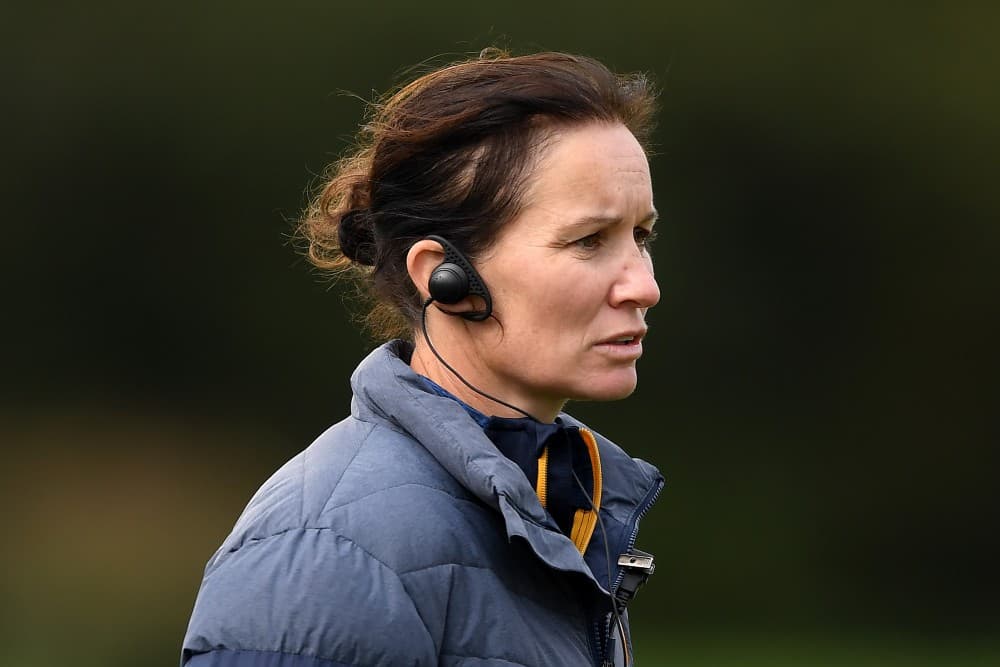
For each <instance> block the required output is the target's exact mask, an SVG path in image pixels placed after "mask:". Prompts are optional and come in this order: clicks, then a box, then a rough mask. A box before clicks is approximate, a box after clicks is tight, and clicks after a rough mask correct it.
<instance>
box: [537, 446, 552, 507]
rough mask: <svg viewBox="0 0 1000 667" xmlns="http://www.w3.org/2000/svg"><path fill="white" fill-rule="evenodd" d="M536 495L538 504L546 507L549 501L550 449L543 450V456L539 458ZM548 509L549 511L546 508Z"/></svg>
mask: <svg viewBox="0 0 1000 667" xmlns="http://www.w3.org/2000/svg"><path fill="white" fill-rule="evenodd" d="M535 493H537V494H538V502H540V503H541V504H542V507H545V503H546V501H547V500H548V499H549V448H548V447H545V448H543V449H542V455H541V456H539V457H538V480H537V483H536V484H535ZM546 509H548V508H547V507H546Z"/></svg>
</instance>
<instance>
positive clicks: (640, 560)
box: [615, 549, 656, 614]
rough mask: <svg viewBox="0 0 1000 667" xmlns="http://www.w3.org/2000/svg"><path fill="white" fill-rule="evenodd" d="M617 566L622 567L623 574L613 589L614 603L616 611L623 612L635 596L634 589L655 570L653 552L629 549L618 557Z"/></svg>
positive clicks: (636, 589)
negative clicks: (615, 588) (616, 586)
mask: <svg viewBox="0 0 1000 667" xmlns="http://www.w3.org/2000/svg"><path fill="white" fill-rule="evenodd" d="M618 567H620V568H621V569H622V572H623V574H624V576H623V577H622V581H621V583H620V584H619V585H618V589H617V590H616V591H615V604H616V605H617V607H618V613H619V614H623V613H625V607H627V606H628V603H629V602H630V601H631V600H632V598H633V597H635V593H636V591H638V590H639V587H640V586H642V585H643V584H644V583H646V580H647V579H649V575H651V574H653V572H654V571H655V570H656V565H654V564H653V554H648V553H646V552H645V551H639V550H638V549H630V550H629V551H627V552H626V553H623V554H622V555H621V556H619V557H618Z"/></svg>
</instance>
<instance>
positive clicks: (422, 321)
mask: <svg viewBox="0 0 1000 667" xmlns="http://www.w3.org/2000/svg"><path fill="white" fill-rule="evenodd" d="M432 303H434V298H433V297H432V298H429V299H427V300H426V301H424V309H423V312H422V313H421V315H420V328H421V330H422V331H423V332H424V340H426V341H427V347H429V348H431V352H433V353H434V356H435V357H437V360H438V361H440V362H441V363H442V364H443V365H444V367H445V368H447V369H448V370H449V371H451V374H452V375H454V376H455V377H457V378H458V379H459V380H461V381H462V384H464V385H465V386H466V387H468V388H469V389H471V390H472V391H474V392H476V393H477V394H479V395H480V396H482V397H484V398H488V399H490V400H491V401H493V402H494V403H499V404H500V405H503V406H506V407H508V408H510V409H511V410H514V411H516V412H520V413H521V414H522V415H524V416H525V417H530V418H531V419H535V417H534V415H530V414H528V413H527V412H525V411H524V410H522V409H521V408H519V407H517V406H516V405H511V404H510V403H508V402H507V401H501V400H500V399H499V398H497V397H496V396H490V395H489V394H487V393H486V392H485V391H482V390H480V389H476V388H475V387H474V386H472V384H471V383H469V381H468V380H466V379H465V378H464V377H462V376H461V375H460V374H459V372H458V371H456V370H455V369H454V368H452V367H451V365H450V364H449V363H448V362H447V361H445V360H444V358H443V357H442V356H441V355H440V354H438V351H437V349H435V347H434V343H432V342H431V337H430V334H428V333H427V309H428V308H429V307H430V305H431V304H432ZM535 421H538V420H537V419H535Z"/></svg>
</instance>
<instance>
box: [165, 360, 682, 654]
mask: <svg viewBox="0 0 1000 667" xmlns="http://www.w3.org/2000/svg"><path fill="white" fill-rule="evenodd" d="M411 351H412V348H411V347H409V345H408V344H407V343H403V342H401V341H393V342H391V343H387V344H386V345H383V346H382V347H380V348H378V349H376V350H375V351H374V352H372V353H371V354H370V355H369V356H368V358H367V359H365V360H364V361H363V362H362V363H361V365H360V366H359V367H358V369H357V370H356V371H355V373H354V375H353V377H352V378H351V383H352V387H353V390H354V399H353V401H352V405H351V416H350V417H348V418H347V419H345V420H344V421H342V422H340V423H338V424H336V425H335V426H333V427H331V428H330V429H329V430H327V431H326V432H325V433H324V434H322V435H321V436H320V437H319V438H318V439H317V440H316V441H315V442H314V443H313V444H312V445H311V446H309V447H308V448H307V449H305V450H304V451H303V452H301V453H300V454H299V455H298V456H296V457H294V458H293V459H292V460H290V461H289V462H288V463H286V464H285V465H284V466H283V467H282V468H281V469H279V470H278V471H277V472H276V473H275V474H274V475H273V476H272V477H271V478H270V479H269V480H268V481H267V482H266V483H265V484H264V485H263V486H262V487H261V489H260V490H259V491H258V492H257V493H256V494H255V495H254V497H253V498H252V499H251V501H250V503H249V505H248V506H247V508H246V509H245V510H244V512H243V515H242V516H241V517H240V518H239V520H238V521H237V523H236V525H235V527H234V528H233V531H232V533H231V534H230V536H229V537H228V538H227V539H226V541H225V542H224V543H223V544H222V546H221V547H220V548H219V550H218V551H217V552H216V553H215V555H214V556H213V557H212V559H211V560H210V561H209V562H208V565H207V567H206V568H205V576H204V579H203V581H202V585H201V590H200V592H199V594H198V599H197V601H196V603H195V607H194V612H193V614H192V616H191V621H190V624H189V627H188V631H187V635H186V636H185V638H184V646H183V654H182V658H181V664H182V665H186V667H346V666H348V665H350V666H351V667H375V666H388V665H393V666H395V665H418V666H421V667H423V666H431V665H441V666H445V665H447V666H453V665H454V666H457V665H463V666H473V665H474V666H476V667H485V666H494V665H495V666H501V665H502V666H504V667H511V666H512V665H523V666H526V667H527V666H531V667H555V666H563V665H567V666H573V667H576V666H581V665H602V664H616V663H617V664H624V663H625V661H626V660H627V658H626V657H625V654H631V650H630V648H628V649H625V650H623V648H622V647H621V646H620V644H621V642H620V641H616V639H615V633H613V632H612V630H611V624H612V623H611V620H610V614H609V613H608V612H609V610H610V602H609V601H610V597H609V595H608V592H607V591H608V583H609V574H608V571H609V570H608V563H607V558H606V556H605V554H606V553H610V554H611V560H612V563H611V573H610V581H612V582H616V583H614V584H612V585H613V586H617V581H619V580H620V576H622V575H621V574H620V573H619V570H618V566H617V565H616V564H615V561H616V560H617V555H618V554H620V553H623V552H624V551H626V550H627V549H628V548H630V547H631V546H632V544H633V543H634V541H635V534H636V530H637V528H638V521H639V519H640V518H641V517H642V515H643V514H644V513H645V512H646V511H647V510H648V509H649V507H650V505H652V503H653V502H654V500H655V499H656V496H657V495H658V494H659V491H660V489H661V488H662V486H663V478H662V477H661V476H660V474H659V472H658V471H657V470H656V469H655V468H654V467H653V466H651V465H649V464H648V463H646V462H644V461H641V460H638V459H632V458H630V457H629V456H628V455H626V454H625V453H624V452H623V451H622V450H621V449H619V448H618V447H617V446H615V445H614V444H613V443H611V442H609V441H607V440H605V439H603V438H601V437H600V436H596V445H595V449H596V450H597V451H599V455H600V461H599V465H598V468H597V477H598V478H599V479H600V483H601V486H602V490H601V493H600V496H601V498H600V500H599V501H598V504H599V507H600V516H601V520H602V523H603V525H604V528H605V531H606V533H607V538H608V544H607V550H606V549H605V543H604V540H603V538H602V531H601V530H600V529H599V528H598V530H592V533H591V536H590V537H589V542H587V543H585V544H582V545H581V548H582V550H583V555H581V552H580V550H578V547H577V546H576V545H574V542H573V541H572V540H571V539H570V538H568V537H567V536H566V535H565V534H563V532H561V531H560V530H559V528H558V526H557V525H556V524H555V522H554V521H553V519H552V518H551V516H549V515H548V513H547V512H546V510H545V509H544V508H543V507H542V505H541V503H540V501H539V496H538V495H536V492H535V489H534V488H533V486H532V484H531V483H530V482H529V481H528V479H527V477H526V476H525V473H524V472H522V470H521V468H519V467H518V466H517V465H516V464H515V463H513V462H512V461H511V460H509V459H507V458H506V457H504V456H503V455H502V454H501V453H500V452H499V451H498V449H497V448H496V447H495V446H494V445H493V443H492V442H491V441H490V440H489V439H488V438H487V437H486V436H485V435H484V433H483V430H482V428H480V426H479V424H477V423H476V421H474V420H473V418H472V417H471V416H470V415H469V414H468V413H467V412H466V411H465V409H463V407H462V406H461V405H460V404H459V403H457V402H456V401H454V400H452V399H450V398H447V397H443V396H440V395H438V394H435V393H434V392H432V391H430V390H429V389H428V387H427V385H426V384H425V383H424V382H422V381H421V379H420V377H419V376H418V375H416V374H415V373H414V372H413V371H412V370H411V369H410V367H409V365H408V360H409V356H410V354H411ZM561 419H562V420H563V421H564V422H565V423H567V424H570V425H573V426H577V427H582V425H580V424H579V423H578V422H575V421H573V420H572V418H570V417H568V416H566V415H561ZM591 442H593V439H591ZM595 495H597V494H596V493H595ZM596 500H597V499H596V498H595V501H596ZM592 528H593V526H591V529H592ZM626 625H627V615H626ZM607 656H611V657H607ZM615 656H617V657H615Z"/></svg>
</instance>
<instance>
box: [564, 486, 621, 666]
mask: <svg viewBox="0 0 1000 667" xmlns="http://www.w3.org/2000/svg"><path fill="white" fill-rule="evenodd" d="M570 472H572V473H573V479H575V480H576V485H577V486H579V487H580V491H582V492H583V497H584V498H586V499H587V502H588V503H590V509H592V510H594V515H595V516H596V517H597V525H598V526H600V528H601V538H602V541H603V542H604V560H605V563H606V564H607V566H608V594H609V595H610V596H611V613H612V614H613V615H614V617H615V623H616V624H617V625H618V633H619V634H620V635H621V638H622V653H623V654H625V655H626V656H628V640H627V639H626V637H625V624H624V623H623V622H622V617H621V614H619V613H618V601H617V600H615V593H614V591H613V590H611V589H612V588H613V587H614V582H613V581H612V577H611V548H610V547H609V546H608V532H607V531H606V530H605V529H604V520H603V519H601V512H600V511H599V510H598V509H597V506H596V505H594V500H593V498H591V497H590V494H589V493H587V489H586V488H585V487H584V486H583V482H581V481H580V478H579V477H578V476H577V474H576V471H575V470H570ZM605 648H607V647H605ZM605 657H607V656H605ZM625 662H626V663H627V662H628V658H627V657H626V659H625Z"/></svg>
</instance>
